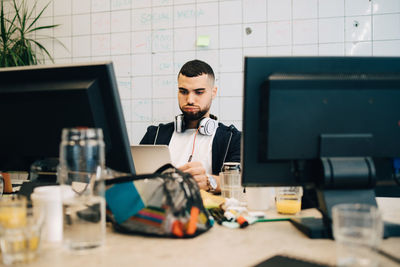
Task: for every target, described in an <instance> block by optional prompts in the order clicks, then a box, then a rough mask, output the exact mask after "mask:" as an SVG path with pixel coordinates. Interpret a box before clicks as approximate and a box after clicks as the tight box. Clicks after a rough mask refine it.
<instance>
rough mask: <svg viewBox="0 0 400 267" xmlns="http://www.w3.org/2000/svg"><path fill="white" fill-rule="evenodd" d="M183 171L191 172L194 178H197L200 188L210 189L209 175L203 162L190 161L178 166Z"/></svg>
mask: <svg viewBox="0 0 400 267" xmlns="http://www.w3.org/2000/svg"><path fill="white" fill-rule="evenodd" d="M178 169H179V170H181V171H183V172H187V173H190V174H191V175H192V176H193V178H194V179H195V180H196V182H197V184H198V185H199V187H200V189H204V190H206V191H207V190H208V186H207V180H208V178H207V175H206V169H204V167H203V164H201V162H188V163H186V164H185V165H183V166H181V167H179V168H178Z"/></svg>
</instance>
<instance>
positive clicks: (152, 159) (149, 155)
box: [131, 145, 171, 174]
mask: <svg viewBox="0 0 400 267" xmlns="http://www.w3.org/2000/svg"><path fill="white" fill-rule="evenodd" d="M131 153H132V158H133V164H134V165H135V171H136V174H148V173H153V172H155V171H156V170H157V169H158V168H160V167H161V166H163V165H165V164H167V163H171V156H170V153H169V148H168V146H167V145H134V146H131Z"/></svg>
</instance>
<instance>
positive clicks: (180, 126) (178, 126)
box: [174, 114, 185, 133]
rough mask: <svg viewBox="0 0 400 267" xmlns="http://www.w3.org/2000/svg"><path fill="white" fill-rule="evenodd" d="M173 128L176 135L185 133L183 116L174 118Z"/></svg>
mask: <svg viewBox="0 0 400 267" xmlns="http://www.w3.org/2000/svg"><path fill="white" fill-rule="evenodd" d="M174 127H175V131H176V132H177V133H183V132H184V131H185V120H184V118H183V114H180V115H178V116H175V121H174Z"/></svg>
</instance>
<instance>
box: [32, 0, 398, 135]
mask: <svg viewBox="0 0 400 267" xmlns="http://www.w3.org/2000/svg"><path fill="white" fill-rule="evenodd" d="M47 2H48V0H39V6H44V4H47ZM40 23H41V24H42V25H43V24H47V23H54V24H60V26H59V27H57V28H56V29H54V30H49V31H47V32H46V34H47V35H50V36H54V37H57V38H58V39H59V40H60V41H61V42H62V43H63V44H64V46H65V47H66V49H65V48H64V46H62V45H60V44H59V43H57V42H56V41H53V40H50V39H49V40H43V41H44V42H45V44H46V45H47V46H48V49H49V50H50V51H51V53H52V54H53V56H54V58H55V61H56V62H57V63H69V62H84V61H96V60H104V59H107V60H113V62H114V64H115V68H116V74H117V78H118V83H119V90H120V96H121V100H122V105H123V109H124V112H125V119H126V121H127V127H128V131H129V135H130V138H131V143H138V142H139V141H140V139H141V137H142V136H143V134H144V132H145V130H146V127H147V126H148V125H149V124H151V123H159V122H168V121H171V120H172V118H173V116H174V115H176V114H178V113H179V109H178V107H177V100H176V92H177V90H176V76H177V72H178V71H179V69H180V67H181V66H182V64H183V63H185V62H186V61H188V60H190V59H193V58H199V59H202V60H205V61H207V62H208V63H209V64H210V65H211V66H212V67H213V68H214V71H215V72H216V76H217V84H218V85H219V92H218V97H217V98H216V99H215V101H214V103H213V106H212V112H213V113H215V115H217V116H218V117H219V118H220V120H221V121H223V122H226V123H234V124H235V125H236V126H237V127H238V128H239V129H240V128H241V120H242V113H241V106H242V94H243V92H242V90H243V89H242V84H243V57H244V56H246V55H252V56H267V55H288V56H290V55H316V56H317V55H324V56H325V55H336V56H343V55H357V56H374V55H384V56H400V0H219V1H217V0H152V1H151V0H53V2H52V3H51V4H50V6H49V9H48V10H47V11H46V12H45V13H44V17H43V19H42V21H41V22H40ZM204 35H206V36H209V38H210V44H209V46H208V47H197V46H196V40H197V38H198V37H199V36H204Z"/></svg>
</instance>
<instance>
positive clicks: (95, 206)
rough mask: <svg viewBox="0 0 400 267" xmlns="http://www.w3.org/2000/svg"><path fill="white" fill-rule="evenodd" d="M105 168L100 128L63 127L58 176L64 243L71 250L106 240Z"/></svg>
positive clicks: (85, 247)
mask: <svg viewBox="0 0 400 267" xmlns="http://www.w3.org/2000/svg"><path fill="white" fill-rule="evenodd" d="M104 171H105V155H104V141H103V133H102V130H101V129H93V128H69V129H63V131H62V141H61V145H60V165H59V168H58V180H59V182H60V184H61V186H62V190H61V192H62V204H63V243H64V245H65V246H66V247H68V248H69V249H73V250H80V249H88V248H95V247H99V246H101V245H102V244H103V243H104V241H105V198H104V182H103V181H102V178H103V177H102V176H103V173H104Z"/></svg>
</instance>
